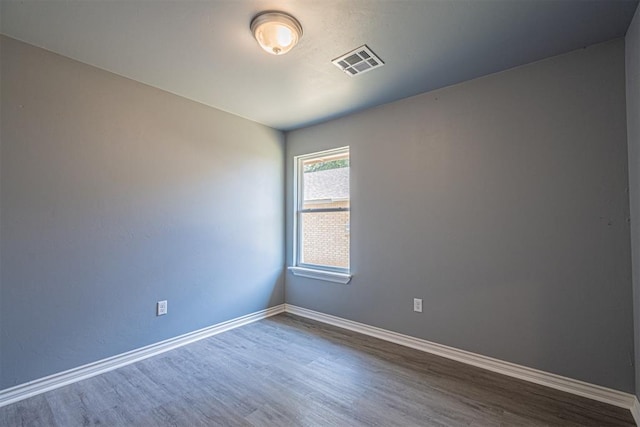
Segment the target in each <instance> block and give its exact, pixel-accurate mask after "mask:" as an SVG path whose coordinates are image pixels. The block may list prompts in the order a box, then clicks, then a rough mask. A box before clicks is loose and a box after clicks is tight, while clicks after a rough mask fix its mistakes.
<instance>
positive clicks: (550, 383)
mask: <svg viewBox="0 0 640 427" xmlns="http://www.w3.org/2000/svg"><path fill="white" fill-rule="evenodd" d="M285 311H286V312H287V313H291V314H296V315H298V316H302V317H306V318H309V319H313V320H317V321H319V322H323V323H327V324H330V325H334V326H338V327H340V328H344V329H348V330H350V331H354V332H359V333H361V334H364V335H369V336H372V337H375V338H379V339H382V340H385V341H389V342H392V343H396V344H400V345H403V346H405V347H411V348H414V349H416V350H421V351H424V352H427V353H431V354H435V355H437V356H442V357H446V358H447V359H452V360H456V361H458V362H462V363H466V364H468V365H473V366H477V367H479V368H483V369H486V370H489V371H493V372H497V373H499V374H503V375H507V376H510V377H514V378H519V379H521V380H525V381H529V382H532V383H536V384H540V385H544V386H547V387H551V388H554V389H556V390H562V391H565V392H568V393H572V394H575V395H578V396H582V397H587V398H589V399H593V400H597V401H599V402H604V403H608V404H610V405H614V406H618V407H621V408H625V409H629V410H631V411H632V413H633V411H634V409H633V408H635V410H636V413H637V414H638V415H640V406H637V405H638V400H637V399H636V397H635V396H634V395H632V394H629V393H624V392H621V391H617V390H613V389H610V388H606V387H602V386H599V385H595V384H589V383H586V382H583V381H578V380H574V379H571V378H567V377H563V376H560V375H556V374H551V373H549V372H544V371H539V370H537V369H533V368H528V367H526V366H522V365H516V364H515V363H510V362H505V361H502V360H499V359H494V358H492V357H487V356H482V355H480V354H476V353H471V352H469V351H465V350H459V349H457V348H453V347H448V346H446V345H442V344H436V343H433V342H430V341H427V340H423V339H420V338H414V337H410V336H408V335H402V334H399V333H397V332H392V331H388V330H385V329H381V328H377V327H375V326H369V325H365V324H363V323H358V322H354V321H351V320H347V319H343V318H341V317H336V316H331V315H329V314H324V313H320V312H317V311H313V310H309V309H306V308H302V307H297V306H295V305H291V304H285ZM636 413H633V414H634V417H636ZM636 423H637V424H639V425H640V423H638V418H636Z"/></svg>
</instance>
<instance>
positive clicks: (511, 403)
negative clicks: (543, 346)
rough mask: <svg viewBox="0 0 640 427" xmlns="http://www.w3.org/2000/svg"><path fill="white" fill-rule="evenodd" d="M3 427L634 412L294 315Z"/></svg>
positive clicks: (598, 420) (37, 406) (168, 358)
mask: <svg viewBox="0 0 640 427" xmlns="http://www.w3.org/2000/svg"><path fill="white" fill-rule="evenodd" d="M0 425H1V426H8V427H13V426H60V427H73V426H98V425H99V426H243V427H244V426H247V427H251V426H278V427H281V426H323V427H324V426H337V427H342V426H349V427H357V426H384V427H387V426H403V427H404V426H443V427H444V426H471V427H492V426H568V427H570V426H633V425H635V424H634V423H633V419H632V417H631V414H630V412H629V411H627V410H624V409H621V408H616V407H613V406H610V405H606V404H603V403H600V402H595V401H592V400H589V399H586V398H582V397H578V396H574V395H571V394H568V393H564V392H561V391H558V390H552V389H549V388H546V387H543V386H539V385H536V384H532V383H528V382H525V381H521V380H517V379H513V378H509V377H506V376H503V375H499V374H496V373H492V372H489V371H486V370H483V369H479V368H475V367H472V366H468V365H464V364H462V363H458V362H455V361H451V360H448V359H444V358H441V357H438V356H434V355H430V354H426V353H423V352H420V351H417V350H413V349H409V348H406V347H402V346H399V345H396V344H392V343H388V342H385V341H382V340H378V339H375V338H372V337H367V336H364V335H360V334H357V333H354V332H350V331H346V330H344V329H340V328H336V327H332V326H328V325H324V324H321V323H318V322H314V321H310V320H307V319H302V318H299V317H296V316H292V315H279V316H275V317H272V318H269V319H264V320H261V321H259V322H255V323H252V324H249V325H246V326H243V327H241V328H237V329H234V330H231V331H228V332H225V333H223V334H219V335H216V336H213V337H210V338H207V339H205V340H201V341H198V342H196V343H192V344H189V345H187V346H184V347H181V348H178V349H176V350H172V351H170V352H167V353H163V354H161V355H158V356H155V357H152V358H148V359H145V360H142V361H140V362H137V363H135V364H132V365H128V366H125V367H123V368H120V369H117V370H114V371H111V372H108V373H105V374H102V375H99V376H96V377H93V378H90V379H87V380H84V381H81V382H78V383H75V384H71V385H69V386H66V387H62V388H59V389H57V390H53V391H50V392H47V393H44V394H42V395H39V396H35V397H33V398H30V399H26V400H24V401H21V402H17V403H15V404H12V405H8V406H6V407H4V408H0Z"/></svg>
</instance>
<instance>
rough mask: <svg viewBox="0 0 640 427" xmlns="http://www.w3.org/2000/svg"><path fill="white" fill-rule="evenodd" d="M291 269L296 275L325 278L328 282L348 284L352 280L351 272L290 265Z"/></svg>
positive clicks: (318, 278)
mask: <svg viewBox="0 0 640 427" xmlns="http://www.w3.org/2000/svg"><path fill="white" fill-rule="evenodd" d="M289 271H290V272H292V273H293V275H294V276H300V277H306V278H309V279H317V280H324V281H326V282H334V283H341V284H343V285H346V284H347V283H349V282H350V281H351V277H352V275H351V274H347V273H338V272H337V271H329V270H318V269H315V268H306V267H289Z"/></svg>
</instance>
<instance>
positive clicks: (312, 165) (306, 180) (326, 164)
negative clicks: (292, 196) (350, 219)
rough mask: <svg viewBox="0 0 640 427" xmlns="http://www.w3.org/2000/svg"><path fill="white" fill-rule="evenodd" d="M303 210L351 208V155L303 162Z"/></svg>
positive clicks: (344, 154)
mask: <svg viewBox="0 0 640 427" xmlns="http://www.w3.org/2000/svg"><path fill="white" fill-rule="evenodd" d="M302 179H303V182H302V189H303V197H302V199H303V200H302V208H303V209H319V208H335V207H347V208H348V207H349V154H348V153H343V154H340V155H338V156H332V157H330V158H326V159H325V158H317V159H308V160H305V161H304V162H303V173H302Z"/></svg>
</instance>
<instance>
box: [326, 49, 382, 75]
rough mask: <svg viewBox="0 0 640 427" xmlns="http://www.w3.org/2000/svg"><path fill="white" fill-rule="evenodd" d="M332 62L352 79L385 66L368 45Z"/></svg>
mask: <svg viewBox="0 0 640 427" xmlns="http://www.w3.org/2000/svg"><path fill="white" fill-rule="evenodd" d="M331 62H332V63H333V65H335V66H336V67H338V68H340V69H341V70H342V71H344V72H345V73H347V74H348V75H350V76H352V77H353V76H357V75H360V74H362V73H366V72H367V71H371V70H373V69H374V68H380V67H382V66H383V65H384V62H382V59H380V58H378V57H377V56H376V54H375V53H373V51H372V50H371V49H369V47H368V46H367V45H366V44H365V45H362V46H360V47H359V48H357V49H354V50H352V51H351V52H349V53H345V54H344V55H342V56H341V57H339V58H336V59H334V60H333V61H331Z"/></svg>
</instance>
